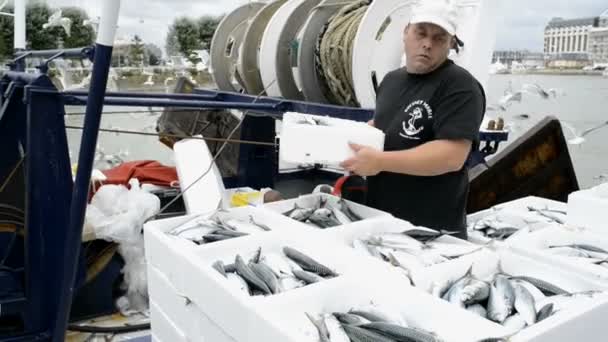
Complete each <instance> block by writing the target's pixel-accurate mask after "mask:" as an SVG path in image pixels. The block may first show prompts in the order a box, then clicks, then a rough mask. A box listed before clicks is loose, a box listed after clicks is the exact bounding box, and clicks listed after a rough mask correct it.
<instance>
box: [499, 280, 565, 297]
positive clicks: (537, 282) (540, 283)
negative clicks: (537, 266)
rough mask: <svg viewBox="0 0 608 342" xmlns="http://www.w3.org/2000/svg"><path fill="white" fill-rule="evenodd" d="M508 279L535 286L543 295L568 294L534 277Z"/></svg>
mask: <svg viewBox="0 0 608 342" xmlns="http://www.w3.org/2000/svg"><path fill="white" fill-rule="evenodd" d="M510 279H518V280H525V281H527V282H528V283H530V284H532V285H534V286H536V287H537V288H538V289H540V290H541V291H543V292H545V293H547V292H548V293H552V294H555V295H560V294H568V291H566V290H564V289H562V288H560V287H558V286H556V285H553V284H551V283H549V282H547V281H544V280H541V279H537V278H534V277H528V276H516V277H511V278H510Z"/></svg>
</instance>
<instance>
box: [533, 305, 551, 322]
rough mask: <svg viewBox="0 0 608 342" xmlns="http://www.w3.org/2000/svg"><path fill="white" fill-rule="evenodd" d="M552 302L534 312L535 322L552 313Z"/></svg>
mask: <svg viewBox="0 0 608 342" xmlns="http://www.w3.org/2000/svg"><path fill="white" fill-rule="evenodd" d="M553 313H554V312H553V303H549V304H547V305H545V306H543V307H542V308H541V309H540V310H538V313H537V314H536V322H540V321H543V320H545V319H547V318H549V317H551V315H553Z"/></svg>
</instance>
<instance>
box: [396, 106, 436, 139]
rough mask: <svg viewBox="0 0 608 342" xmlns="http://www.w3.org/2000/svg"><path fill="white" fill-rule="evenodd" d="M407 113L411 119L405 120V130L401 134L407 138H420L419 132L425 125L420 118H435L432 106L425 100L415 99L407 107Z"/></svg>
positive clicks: (403, 124)
mask: <svg viewBox="0 0 608 342" xmlns="http://www.w3.org/2000/svg"><path fill="white" fill-rule="evenodd" d="M405 113H406V114H407V115H408V116H409V119H408V120H403V122H402V126H403V132H401V133H399V135H400V136H402V137H403V138H406V139H414V140H420V137H419V136H418V134H420V133H421V132H422V131H424V125H422V124H421V123H420V120H421V119H424V118H425V117H428V118H429V119H432V118H433V110H432V109H431V106H429V104H428V103H426V102H425V101H423V100H418V101H414V102H412V103H410V104H409V105H408V106H407V108H405Z"/></svg>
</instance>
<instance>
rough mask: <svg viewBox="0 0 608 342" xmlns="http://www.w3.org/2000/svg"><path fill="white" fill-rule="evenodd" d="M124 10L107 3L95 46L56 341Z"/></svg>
mask: <svg viewBox="0 0 608 342" xmlns="http://www.w3.org/2000/svg"><path fill="white" fill-rule="evenodd" d="M119 10H120V0H105V1H103V11H102V16H101V23H100V26H99V33H98V35H97V43H96V44H95V59H94V62H93V71H92V77H91V88H90V93H89V100H88V102H87V110H86V116H85V122H84V131H83V134H82V141H81V143H80V154H79V157H78V171H77V173H76V181H75V183H74V189H73V192H72V202H71V207H70V224H69V227H68V232H67V237H66V239H67V250H66V251H65V258H64V260H65V263H64V265H63V267H64V270H65V272H64V277H63V279H62V281H63V283H62V294H61V297H60V298H59V301H60V306H59V312H58V315H57V320H56V322H55V329H54V330H53V341H54V342H63V341H64V338H65V331H66V328H67V323H68V318H69V313H70V307H71V305H72V299H73V296H74V279H75V278H76V271H77V267H78V260H77V259H78V255H79V254H80V245H81V240H82V226H83V224H84V217H85V211H86V207H87V202H88V196H89V189H90V186H89V183H90V181H91V172H92V170H93V161H94V157H95V148H96V146H97V137H98V134H99V124H100V121H101V113H102V111H103V99H104V97H105V93H106V86H107V83H108V72H109V70H110V63H111V59H112V49H113V45H114V37H115V35H116V25H117V23H118V14H119Z"/></svg>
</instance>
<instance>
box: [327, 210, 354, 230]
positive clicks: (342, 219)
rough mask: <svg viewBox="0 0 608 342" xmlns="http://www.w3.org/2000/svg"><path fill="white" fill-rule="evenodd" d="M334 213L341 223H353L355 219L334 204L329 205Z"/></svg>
mask: <svg viewBox="0 0 608 342" xmlns="http://www.w3.org/2000/svg"><path fill="white" fill-rule="evenodd" d="M327 207H328V208H329V209H330V210H331V211H332V213H333V215H334V217H335V218H336V219H337V220H338V222H340V224H341V225H344V224H349V223H352V222H353V221H352V220H351V219H350V218H349V217H348V215H346V214H345V213H344V212H342V210H340V209H339V208H336V207H335V206H333V205H331V206H330V205H328V206H327Z"/></svg>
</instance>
